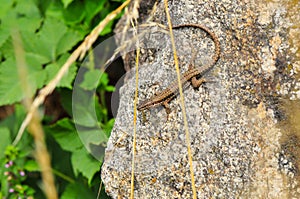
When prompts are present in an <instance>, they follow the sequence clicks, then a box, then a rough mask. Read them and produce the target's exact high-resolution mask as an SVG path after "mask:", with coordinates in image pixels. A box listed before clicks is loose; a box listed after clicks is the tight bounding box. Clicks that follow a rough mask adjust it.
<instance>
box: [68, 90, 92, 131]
mask: <svg viewBox="0 0 300 199" xmlns="http://www.w3.org/2000/svg"><path fill="white" fill-rule="evenodd" d="M72 99H73V104H72V110H73V117H74V122H75V123H76V125H81V126H85V127H96V126H98V119H97V115H96V110H95V103H98V102H97V100H96V98H95V94H94V93H93V92H90V91H85V90H83V89H81V88H80V87H79V86H78V85H77V86H76V87H75V88H74V91H73V98H72Z"/></svg>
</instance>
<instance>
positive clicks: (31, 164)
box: [24, 160, 40, 172]
mask: <svg viewBox="0 0 300 199" xmlns="http://www.w3.org/2000/svg"><path fill="white" fill-rule="evenodd" d="M24 169H25V170H26V171H31V172H33V171H40V167H39V165H38V163H37V162H36V161H34V160H27V161H26V162H25V165H24Z"/></svg>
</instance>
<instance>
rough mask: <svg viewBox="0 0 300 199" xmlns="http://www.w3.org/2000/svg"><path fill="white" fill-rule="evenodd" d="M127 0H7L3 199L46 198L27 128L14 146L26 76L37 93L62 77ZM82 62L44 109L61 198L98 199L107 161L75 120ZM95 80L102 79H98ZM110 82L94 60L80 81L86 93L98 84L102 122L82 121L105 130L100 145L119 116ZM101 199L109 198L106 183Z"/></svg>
mask: <svg viewBox="0 0 300 199" xmlns="http://www.w3.org/2000/svg"><path fill="white" fill-rule="evenodd" d="M121 1H122V0H114V1H112V0H89V1H81V0H12V1H7V0H0V3H1V6H0V60H1V63H0V119H1V121H0V136H1V139H0V179H1V181H0V189H1V192H0V198H18V197H20V198H33V197H34V198H45V195H44V194H43V192H42V187H41V175H40V172H39V166H38V164H37V163H36V161H35V159H34V142H33V138H32V137H31V135H30V134H28V133H27V132H25V134H24V135H23V137H22V139H21V140H20V141H19V142H18V143H17V145H15V146H14V145H12V143H13V140H14V138H15V137H16V134H17V132H18V129H19V127H20V125H21V123H22V121H23V120H24V118H25V115H26V110H25V108H24V106H23V105H22V103H21V101H22V100H23V99H24V96H25V95H24V92H23V89H24V88H23V87H22V86H23V84H24V82H22V81H27V82H28V83H29V86H30V88H31V96H32V97H34V96H35V95H36V94H37V92H38V90H39V89H40V88H42V87H43V86H45V85H46V84H47V83H49V81H50V80H51V79H52V78H53V77H54V76H55V74H56V73H57V72H58V70H59V69H60V67H61V66H62V64H63V63H64V62H65V61H66V59H67V58H68V56H69V55H70V52H72V50H74V49H75V48H76V46H77V45H78V44H79V43H80V42H81V41H82V40H83V39H84V37H85V36H86V35H87V34H88V33H90V31H91V30H92V29H93V28H94V27H95V26H96V25H97V24H98V23H99V22H100V21H101V20H103V19H104V17H105V16H106V15H107V14H108V13H110V12H111V11H112V10H114V9H115V8H116V7H118V6H119V5H120V4H121V3H122V2H121ZM115 23H116V21H113V22H112V23H110V24H108V25H107V26H106V28H105V30H104V31H103V32H102V33H101V35H100V36H101V37H99V39H98V40H99V42H100V41H101V40H103V39H105V38H106V37H108V36H110V35H111V34H112V27H113V25H114V24H115ZM16 33H19V34H20V37H21V41H22V46H21V47H22V48H23V49H24V57H25V62H26V67H27V74H23V73H22V74H20V70H19V68H18V67H17V63H16V57H17V56H20V55H17V54H15V52H14V47H13V42H14V41H13V39H12V35H13V34H16ZM79 65H80V63H76V64H74V65H73V66H72V67H71V68H70V70H69V71H68V73H67V75H66V76H64V78H63V79H62V81H61V82H60V84H59V85H58V86H57V88H56V90H55V92H54V93H53V94H52V95H51V96H49V97H48V98H47V99H46V101H45V103H44V105H43V107H41V110H40V113H41V114H42V115H43V118H42V125H43V128H44V131H45V133H46V142H47V147H48V150H49V153H50V155H51V158H52V168H53V174H54V175H55V183H56V184H55V185H56V188H57V190H58V192H59V197H60V198H66V199H67V198H87V199H88V198H96V196H97V192H98V188H99V186H100V182H101V179H100V167H101V163H102V162H101V161H100V162H99V160H96V159H95V158H94V157H92V156H91V155H90V154H89V153H88V151H87V150H86V149H85V147H84V146H83V144H82V142H81V141H80V139H79V137H78V134H77V132H76V128H75V124H74V119H73V118H72V89H73V83H74V78H75V76H76V72H77V70H78V67H79ZM95 74H98V75H95ZM100 74H101V78H100V80H98V81H97V78H98V77H99V75H100ZM21 76H22V77H23V80H21V79H22V78H20V77H21ZM95 80H96V82H98V83H96V84H95V83H93V82H95ZM108 83H109V79H108V76H107V74H105V73H103V71H101V70H100V69H99V68H97V67H95V66H94V65H93V63H91V64H89V66H86V74H85V75H84V76H83V77H82V82H81V84H80V86H81V89H82V90H83V91H85V90H93V89H97V93H96V94H95V95H94V96H93V97H92V98H91V99H90V100H93V102H94V103H95V107H96V111H97V121H94V122H92V123H91V122H89V124H86V125H85V123H82V122H81V123H80V125H81V126H82V127H86V128H91V127H95V126H98V127H101V128H102V129H103V131H101V132H97V133H98V134H99V135H97V134H96V136H99V138H100V139H97V141H96V143H94V144H95V145H101V144H102V143H105V142H106V141H107V139H108V137H109V133H110V130H111V128H112V125H113V122H114V121H113V119H110V118H109V116H108V110H107V107H106V106H105V104H106V103H105V98H104V95H105V93H106V92H111V91H113V90H114V88H113V87H112V86H110V85H108ZM83 93H84V92H83ZM79 108H80V107H79ZM82 108H84V107H82ZM84 117H86V118H89V117H88V116H87V115H85V116H84ZM83 121H84V120H83ZM101 158H103V157H100V159H101ZM100 198H108V196H106V195H105V192H104V189H103V187H102V189H101V194H100Z"/></svg>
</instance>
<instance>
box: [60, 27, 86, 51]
mask: <svg viewBox="0 0 300 199" xmlns="http://www.w3.org/2000/svg"><path fill="white" fill-rule="evenodd" d="M82 38H83V35H82V34H79V33H78V32H77V31H73V30H71V29H68V30H67V31H66V33H65V34H64V35H63V36H62V37H61V38H60V40H59V42H58V44H57V46H56V54H57V55H60V54H62V53H65V52H67V51H69V50H71V49H72V48H73V47H74V46H75V45H76V44H77V43H78V42H79V41H80V40H82Z"/></svg>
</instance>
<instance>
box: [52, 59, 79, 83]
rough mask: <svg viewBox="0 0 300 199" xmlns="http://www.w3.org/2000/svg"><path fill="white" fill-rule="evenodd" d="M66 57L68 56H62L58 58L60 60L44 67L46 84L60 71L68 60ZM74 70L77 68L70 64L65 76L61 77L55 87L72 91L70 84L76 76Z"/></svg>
mask: <svg viewBox="0 0 300 199" xmlns="http://www.w3.org/2000/svg"><path fill="white" fill-rule="evenodd" d="M68 57H69V54H64V55H63V56H61V57H60V59H59V60H58V61H57V62H54V63H51V64H49V65H47V66H46V72H47V74H48V78H47V80H46V83H49V82H50V81H51V80H52V79H53V78H54V77H55V75H56V74H57V72H58V71H59V70H60V69H61V67H62V66H63V64H64V63H65V62H66V60H67V59H68ZM76 70H77V68H76V67H75V64H72V65H71V67H70V68H69V70H68V72H67V74H65V76H63V78H62V79H61V80H60V82H59V83H58V85H57V87H66V88H69V89H72V83H73V80H74V78H75V76H76Z"/></svg>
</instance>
